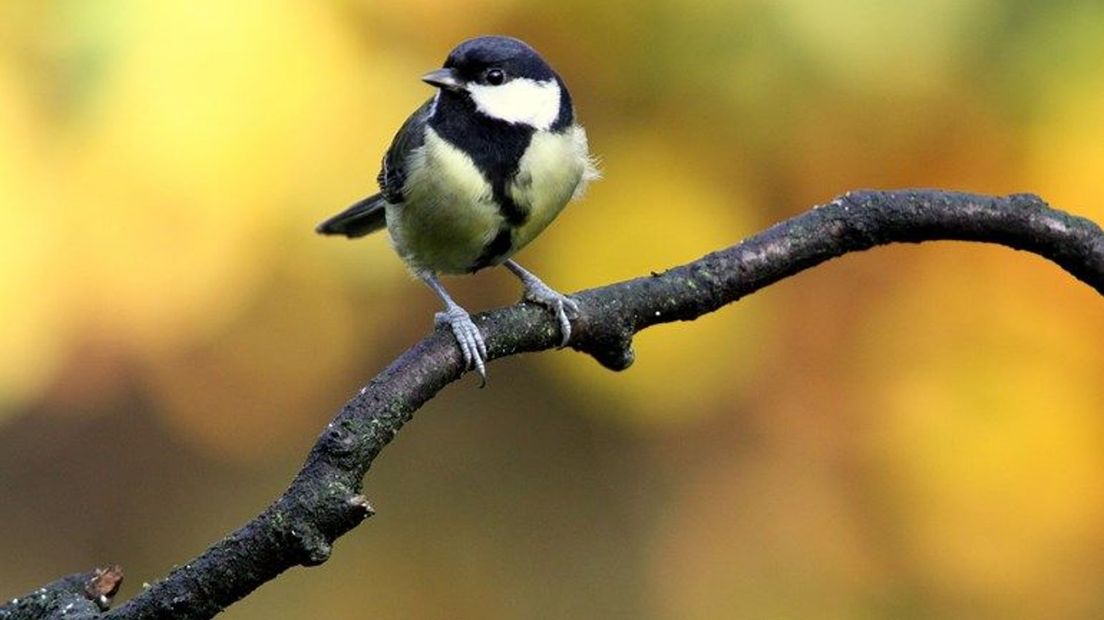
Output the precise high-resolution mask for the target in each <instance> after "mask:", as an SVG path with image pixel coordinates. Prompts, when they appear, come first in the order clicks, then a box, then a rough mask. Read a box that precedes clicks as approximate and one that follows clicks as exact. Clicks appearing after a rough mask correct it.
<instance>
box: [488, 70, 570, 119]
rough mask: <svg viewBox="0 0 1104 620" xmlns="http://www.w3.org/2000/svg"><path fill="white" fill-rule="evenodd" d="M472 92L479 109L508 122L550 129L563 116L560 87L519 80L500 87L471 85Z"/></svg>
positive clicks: (550, 82)
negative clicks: (561, 114)
mask: <svg viewBox="0 0 1104 620" xmlns="http://www.w3.org/2000/svg"><path fill="white" fill-rule="evenodd" d="M468 92H469V93H471V98H472V101H474V102H475V107H476V109H477V110H479V111H480V112H482V113H483V114H484V115H486V116H489V117H491V118H497V119H498V120H501V121H506V122H507V123H522V124H525V125H529V126H531V127H535V128H536V129H541V130H547V129H548V128H549V127H551V126H552V123H554V122H556V118H557V117H558V116H559V115H560V85H559V84H557V83H556V80H546V81H543V82H538V81H536V80H530V79H528V78H515V79H513V80H510V81H509V82H506V83H505V84H501V85H499V86H490V85H488V84H470V85H469V86H468Z"/></svg>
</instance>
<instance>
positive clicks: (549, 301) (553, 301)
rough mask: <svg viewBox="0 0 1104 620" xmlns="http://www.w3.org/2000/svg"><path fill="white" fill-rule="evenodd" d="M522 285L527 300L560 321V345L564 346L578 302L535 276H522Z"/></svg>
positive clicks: (575, 317) (576, 311)
mask: <svg viewBox="0 0 1104 620" xmlns="http://www.w3.org/2000/svg"><path fill="white" fill-rule="evenodd" d="M523 286H524V287H525V294H524V298H525V299H526V300H527V301H531V302H533V303H536V304H540V305H542V306H544V307H545V308H548V309H549V310H551V311H552V312H553V313H555V315H556V320H557V321H559V322H560V333H561V334H563V337H562V338H561V339H560V347H566V346H567V342H568V341H569V340H571V321H573V320H575V319H577V318H579V302H577V301H575V300H574V299H572V298H570V297H568V296H567V295H564V294H562V293H557V292H556V291H554V290H552V289H551V288H550V287H549V286H548V285H547V284H545V283H544V282H541V281H540V280H539V279H537V278H536V277H530V278H524V279H523Z"/></svg>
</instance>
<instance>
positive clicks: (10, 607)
mask: <svg viewBox="0 0 1104 620" xmlns="http://www.w3.org/2000/svg"><path fill="white" fill-rule="evenodd" d="M122 583H123V570H122V569H121V568H119V567H118V566H108V567H105V568H97V569H96V570H93V571H90V572H87V573H77V574H75V575H69V576H68V577H62V578H61V579H58V580H57V581H55V582H53V583H50V584H48V585H46V586H43V587H41V588H39V589H37V590H35V591H34V592H30V593H28V594H25V595H23V596H20V597H18V598H14V599H12V600H10V601H8V602H7V603H5V604H4V605H2V606H0V620H32V619H36V618H69V619H71V620H86V619H90V618H100V617H102V616H101V612H103V611H106V610H107V608H108V607H110V606H111V599H112V597H114V596H115V593H116V592H118V591H119V586H120V585H122Z"/></svg>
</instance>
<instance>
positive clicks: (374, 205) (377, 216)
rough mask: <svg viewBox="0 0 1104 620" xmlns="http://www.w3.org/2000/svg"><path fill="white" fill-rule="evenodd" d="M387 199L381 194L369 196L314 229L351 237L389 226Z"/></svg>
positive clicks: (328, 233)
mask: <svg viewBox="0 0 1104 620" xmlns="http://www.w3.org/2000/svg"><path fill="white" fill-rule="evenodd" d="M386 205H387V200H386V199H384V197H383V196H382V195H380V194H376V195H374V196H369V197H367V198H365V199H364V200H361V201H360V202H357V203H356V204H354V205H352V206H351V207H349V208H348V209H345V210H344V211H342V212H341V213H338V214H337V215H335V216H333V217H331V218H330V219H328V220H326V221H325V222H322V223H321V224H319V225H318V227H317V228H315V229H314V230H315V231H316V232H318V233H319V234H323V235H345V236H346V237H349V238H350V239H353V238H356V237H363V236H364V235H367V234H368V233H372V232H375V231H377V230H379V229H381V228H383V227H385V226H387V218H386V211H385V210H384V207H385V206H386Z"/></svg>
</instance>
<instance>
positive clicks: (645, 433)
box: [0, 0, 1104, 620]
mask: <svg viewBox="0 0 1104 620" xmlns="http://www.w3.org/2000/svg"><path fill="white" fill-rule="evenodd" d="M488 32H496V33H508V34H512V35H515V36H518V37H521V38H523V39H525V40H527V41H529V42H530V43H532V44H533V45H534V46H535V47H537V48H538V49H539V50H541V52H542V53H543V54H544V55H545V56H546V57H547V58H549V59H550V60H551V61H552V63H553V64H554V65H555V67H556V68H557V69H558V70H559V72H560V73H561V74H562V75H563V76H564V78H565V79H566V80H567V82H568V84H569V85H570V87H571V89H572V93H573V95H574V98H575V101H576V104H577V107H578V111H579V116H580V117H581V119H582V120H583V121H584V122H585V123H586V125H587V127H588V130H589V133H590V139H591V144H592V148H593V150H594V151H595V153H596V154H597V155H598V156H599V157H600V158H601V161H602V167H603V170H604V173H605V179H604V180H602V181H601V182H599V183H597V184H595V185H594V186H592V189H591V191H590V193H589V194H588V196H587V198H586V199H585V201H583V202H581V203H578V204H575V205H573V206H571V207H570V208H569V209H568V210H567V211H566V212H565V213H564V214H563V215H562V216H561V218H560V220H558V221H557V223H556V224H555V225H554V226H552V228H551V229H549V231H548V232H547V233H545V235H543V236H542V238H541V239H540V240H538V241H537V242H536V243H534V244H533V245H532V246H531V247H530V248H529V249H527V250H526V251H524V252H523V253H522V254H521V255H519V257H518V258H519V260H520V261H521V262H522V263H523V264H525V265H526V266H528V267H530V268H531V269H532V270H534V271H535V272H536V273H538V274H540V275H541V276H542V277H543V278H544V279H545V280H546V281H547V282H549V283H550V284H551V285H553V286H555V287H558V288H560V289H561V290H565V291H571V290H578V289H581V288H587V287H592V286H597V285H600V284H603V283H607V282H610V281H613V280H616V279H621V278H627V277H631V276H635V275H640V274H644V273H647V272H648V271H649V270H661V269H663V268H666V267H669V266H671V265H673V264H676V263H679V262H685V261H688V260H691V259H693V258H696V257H698V256H700V255H702V254H704V253H706V252H708V251H711V250H714V249H718V248H720V247H724V246H726V245H730V244H732V243H734V242H736V241H738V240H739V239H741V238H743V237H745V236H747V235H749V234H752V233H753V232H755V231H757V230H759V229H762V228H764V227H766V226H767V225H769V224H771V223H773V222H775V221H777V220H780V219H782V218H785V217H787V216H789V215H792V214H795V213H798V212H800V211H802V210H804V209H806V208H808V207H810V206H812V205H813V204H816V203H818V202H824V201H827V200H829V199H831V198H832V197H833V196H834V195H836V194H838V193H841V192H843V191H846V190H848V189H854V188H858V187H904V186H924V187H942V188H955V189H967V190H974V191H980V192H989V193H999V194H1004V193H1011V192H1019V191H1033V192H1036V193H1039V194H1041V195H1043V196H1044V197H1045V198H1047V199H1048V200H1050V201H1051V202H1052V203H1053V204H1054V205H1055V206H1058V207H1060V208H1064V209H1067V210H1070V211H1072V212H1075V213H1078V214H1081V215H1086V216H1088V217H1091V218H1094V219H1096V220H1097V221H1104V182H1102V179H1104V65H1102V61H1101V59H1104V5H1101V4H1100V3H1096V2H1085V3H1041V2H1030V1H1026V0H1019V1H1012V2H1000V1H997V0H936V1H932V2H923V3H890V2H874V1H872V0H871V1H860V0H850V1H847V2H821V1H815V0H784V1H780V2H764V1H758V2H756V1H733V2H708V1H700V2H699V1H694V0H681V1H678V0H667V1H662V2H650V3H648V2H645V3H641V2H636V1H629V0H615V1H613V2H590V1H587V2H584V1H581V0H570V1H567V2H556V3H553V2H524V1H521V0H473V1H470V2H454V3H439V2H432V1H429V0H411V1H408V2H392V1H389V2H383V1H378V2H377V1H373V0H341V1H335V2H325V3H323V2H308V1H307V0H302V1H290V0H288V1H271V2H262V1H260V0H256V1H245V0H241V1H235V0H231V1H215V0H157V1H156V2H145V1H139V0H129V1H127V0H101V1H96V2H84V1H79V0H50V1H32V0H15V1H8V2H3V3H0V360H2V363H0V598H8V597H10V596H14V595H16V594H19V593H22V592H23V591H26V590H29V589H32V588H34V587H37V586H38V585H41V584H42V583H45V582H47V581H50V580H52V579H53V578H56V577H58V576H61V575H63V574H67V573H70V572H75V571H78V570H86V569H88V568H91V567H92V566H96V565H102V564H105V563H109V562H117V563H120V564H122V565H123V566H124V568H125V570H126V572H127V581H126V582H125V585H124V590H123V594H122V596H123V597H128V596H130V595H132V594H133V593H134V592H136V591H137V590H138V588H140V587H141V583H142V582H143V581H152V580H154V579H156V578H157V577H159V576H161V575H163V574H164V573H165V572H166V571H167V570H168V569H169V568H170V566H171V565H172V564H173V563H181V562H184V561H186V560H187V559H189V558H191V557H192V556H194V555H195V554H197V553H198V552H200V551H201V550H202V549H203V548H205V547H206V545H207V544H209V543H210V542H212V541H214V540H216V539H218V538H219V537H220V536H222V535H223V534H224V533H226V532H228V531H229V530H231V529H233V528H235V527H237V526H239V525H240V524H242V523H243V522H245V521H246V520H247V519H249V518H251V517H252V516H253V515H254V514H255V513H257V512H258V511H259V510H260V509H262V508H263V507H264V506H265V504H266V503H267V502H268V500H270V499H271V498H272V497H274V496H276V495H277V494H278V493H279V492H281V491H282V490H283V488H284V485H285V484H286V483H287V481H288V480H289V479H290V477H291V475H292V473H293V472H294V471H295V470H296V469H297V467H298V465H299V463H300V462H301V459H302V458H303V456H304V455H305V453H306V451H307V449H308V447H309V446H310V444H311V443H313V441H314V438H315V437H316V435H317V433H318V432H319V431H320V430H321V429H322V427H323V426H324V425H325V423H326V422H327V421H328V419H329V418H330V417H331V416H332V415H333V413H334V412H335V411H336V410H337V409H338V407H340V405H341V404H342V403H343V402H344V401H345V399H346V398H348V397H349V396H351V395H352V394H353V393H354V392H355V391H356V390H357V389H358V388H359V386H360V385H362V384H363V383H364V382H366V381H367V380H368V379H369V378H370V377H371V376H372V375H374V374H375V373H376V372H377V371H378V370H379V369H380V368H382V366H383V365H384V364H386V363H387V362H388V361H389V360H390V359H393V358H394V357H395V356H396V355H397V354H398V353H399V352H401V351H402V350H403V349H405V348H406V347H407V346H409V345H411V344H412V343H414V342H415V341H416V340H417V339H418V338H420V337H421V336H422V335H423V334H424V333H425V332H426V331H427V330H428V329H429V328H430V326H431V322H432V313H433V312H434V311H436V310H437V301H436V299H435V298H434V296H433V295H432V293H430V291H429V290H428V289H426V288H425V287H424V286H423V285H422V284H420V283H418V282H416V281H414V280H412V279H411V278H410V277H409V276H408V275H407V274H406V272H405V270H404V268H403V266H402V265H401V263H400V261H399V260H398V259H397V258H395V257H394V255H393V254H392V252H391V250H390V248H389V246H388V243H387V240H386V239H385V238H384V236H382V235H377V236H375V237H373V238H368V239H364V240H361V241H358V242H356V243H349V242H346V241H344V240H338V239H327V238H322V237H319V236H316V235H315V234H313V232H312V228H313V226H314V225H315V224H316V223H317V222H318V221H319V220H321V219H322V218H324V217H326V216H329V215H331V214H332V213H334V212H336V211H337V210H339V209H341V208H343V207H344V206H346V205H347V204H348V203H350V202H352V201H354V200H356V199H358V198H360V197H362V196H363V195H365V194H367V193H370V192H373V191H374V190H375V188H374V184H375V182H374V179H375V175H376V171H377V165H378V162H379V157H380V155H381V154H382V152H383V150H384V149H385V148H386V147H387V144H388V143H389V140H390V138H391V136H392V134H393V132H394V130H395V129H396V128H397V127H398V126H399V124H400V123H401V122H402V121H403V119H404V118H405V117H406V115H407V114H408V113H409V112H410V111H412V110H413V109H414V108H415V107H416V106H417V105H418V104H419V103H420V102H421V101H423V100H424V99H425V98H426V97H428V96H429V95H430V94H431V91H430V89H429V88H428V87H427V86H426V85H424V84H422V83H420V82H419V81H418V79H417V78H418V76H419V75H421V74H422V73H423V72H425V71H427V70H429V69H432V68H434V67H437V66H439V65H440V63H441V61H442V60H443V59H444V57H445V56H446V54H447V53H448V51H449V49H450V48H451V47H452V46H453V45H454V44H456V43H457V42H459V41H460V40H462V39H464V38H466V37H469V36H473V35H477V34H483V33H488ZM446 284H447V286H449V288H450V290H452V291H453V293H454V295H455V296H456V297H457V299H458V301H459V302H460V303H461V304H463V305H465V306H466V307H468V308H469V309H471V310H473V311H476V310H481V309H486V308H491V307H495V306H500V305H504V304H508V303H511V302H512V301H513V300H515V299H516V297H517V296H518V294H519V287H518V285H517V282H516V281H515V280H514V279H513V278H512V277H511V276H509V274H507V273H505V272H504V270H496V271H491V272H484V273H480V274H479V275H477V276H475V277H469V278H457V279H451V280H449V281H447V282H446ZM1102 343H1104V304H1102V303H1101V300H1100V299H1099V297H1098V296H1097V295H1096V294H1095V293H1094V292H1092V291H1091V290H1090V289H1088V288H1087V287H1085V286H1084V285H1081V284H1080V283H1078V282H1076V281H1074V280H1073V279H1072V278H1070V277H1069V276H1067V275H1066V274H1065V273H1063V272H1062V271H1060V270H1059V269H1058V268H1057V267H1054V266H1053V265H1050V264H1048V263H1046V262H1044V261H1042V260H1041V259H1039V258H1037V257H1034V256H1030V255H1027V254H1023V253H1014V252H1012V251H1010V250H1007V249H1004V248H998V247H985V246H980V245H976V244H958V243H938V244H928V245H923V246H919V247H917V246H908V247H892V248H882V249H877V250H874V251H871V252H869V253H866V254H864V255H855V256H848V257H845V258H844V259H842V260H838V261H833V262H832V263H829V264H827V265H824V266H821V267H818V268H817V269H815V270H813V271H811V272H809V273H805V274H802V275H800V276H797V277H795V278H793V279H791V280H787V281H785V282H783V283H781V284H779V285H777V286H774V287H771V288H770V289H768V290H766V291H764V292H761V293H758V294H756V295H754V296H752V297H751V298H749V299H747V300H744V301H741V302H740V303H738V304H736V305H735V306H733V307H731V308H727V309H725V310H723V311H721V312H718V313H717V314H715V315H711V316H709V317H706V318H704V319H702V320H699V321H697V322H694V323H689V324H678V325H665V326H661V327H658V328H655V329H653V330H650V331H648V332H647V333H644V334H642V335H641V336H640V337H639V338H638V341H637V354H638V355H637V360H638V361H637V363H636V365H635V366H634V367H633V368H631V369H630V370H629V371H627V372H625V373H623V374H613V373H610V372H607V371H605V370H603V369H601V368H599V367H598V366H597V365H596V364H594V362H593V361H592V360H590V359H589V358H586V357H585V356H582V355H578V354H574V353H571V352H556V353H544V354H540V355H535V356H527V357H522V358H512V359H509V360H506V361H503V362H499V363H495V364H493V365H492V366H491V367H490V369H489V370H490V385H489V387H488V389H486V390H477V389H475V385H476V381H475V380H474V379H471V378H468V379H466V380H465V381H462V382H461V383H459V384H457V385H454V386H452V387H450V388H448V389H447V390H446V391H445V392H444V393H443V394H442V395H441V396H440V397H439V398H438V399H436V400H434V401H433V402H432V403H430V405H429V406H427V407H426V408H425V409H424V410H423V411H421V412H420V413H419V414H418V416H417V418H416V420H415V421H414V422H413V423H411V424H410V425H409V426H408V427H407V428H406V430H404V431H403V433H402V434H401V435H400V436H399V437H398V439H397V440H396V441H395V443H394V444H393V445H392V446H391V447H389V448H388V449H387V450H386V451H385V452H384V454H383V455H382V457H381V458H380V459H379V460H378V461H377V463H376V465H375V467H374V468H373V470H372V472H371V473H370V475H369V476H368V478H367V482H366V493H367V494H368V496H369V497H370V498H371V500H372V502H373V504H374V505H375V506H376V507H377V509H378V510H379V514H378V515H377V516H376V517H375V518H373V519H371V520H370V521H369V522H368V523H367V524H366V525H365V526H364V527H362V528H360V529H358V530H356V531H354V532H353V533H351V534H350V535H349V536H348V537H346V538H343V539H341V540H340V541H339V542H338V543H337V545H336V547H335V552H334V556H333V559H332V560H331V561H330V562H329V563H328V564H326V565H325V566H323V567H321V568H318V569H311V570H305V569H297V570H294V571H292V572H290V573H288V574H286V575H284V576H283V577H281V578H280V579H278V580H277V581H275V582H274V583H271V584H269V585H266V586H265V587H263V588H262V589H261V590H260V591H258V592H257V593H255V594H254V595H253V596H251V597H249V598H248V599H247V600H246V601H245V602H243V603H240V604H238V605H236V606H234V607H233V608H232V609H231V610H230V611H228V612H227V613H226V614H225V617H226V618H233V619H237V620H245V619H251V618H308V617H310V618H618V617H636V618H657V619H675V618H679V619H681V618H690V619H698V618H731V617H742V618H951V619H955V618H962V619H976V618H1099V617H1101V616H1104V596H1102V595H1101V591H1102V588H1101V583H1102V582H1104V435H1102V431H1104V428H1102V426H1104V422H1102V420H1104V418H1102V417H1101V414H1102V405H1104V402H1102V401H1104V393H1102V391H1101V380H1102V379H1104V346H1101V345H1102Z"/></svg>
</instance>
